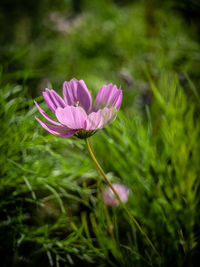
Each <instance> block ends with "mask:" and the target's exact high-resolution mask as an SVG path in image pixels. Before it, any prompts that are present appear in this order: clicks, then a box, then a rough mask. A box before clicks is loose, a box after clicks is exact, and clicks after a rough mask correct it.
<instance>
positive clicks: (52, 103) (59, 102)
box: [43, 88, 66, 113]
mask: <svg viewBox="0 0 200 267" xmlns="http://www.w3.org/2000/svg"><path fill="white" fill-rule="evenodd" d="M43 97H44V100H45V101H46V103H47V105H48V107H49V108H50V109H51V110H52V111H53V113H55V110H56V109H57V108H58V107H61V108H64V107H65V106H66V104H65V102H64V101H63V99H62V98H61V97H60V96H59V95H58V94H57V93H56V92H55V91H54V90H49V89H47V88H46V91H45V92H43Z"/></svg>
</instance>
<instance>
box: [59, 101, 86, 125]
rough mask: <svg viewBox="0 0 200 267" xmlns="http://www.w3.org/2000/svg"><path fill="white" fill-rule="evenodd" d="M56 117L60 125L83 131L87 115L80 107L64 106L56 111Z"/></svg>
mask: <svg viewBox="0 0 200 267" xmlns="http://www.w3.org/2000/svg"><path fill="white" fill-rule="evenodd" d="M55 114H56V117H57V119H58V120H59V122H60V123H62V124H63V125H65V126H67V127H69V128H70V129H84V128H85V121H86V119H87V114H86V112H85V110H84V109H83V108H81V107H73V106H66V107H65V108H58V109H56V112H55Z"/></svg>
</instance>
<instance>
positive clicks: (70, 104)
mask: <svg viewBox="0 0 200 267" xmlns="http://www.w3.org/2000/svg"><path fill="white" fill-rule="evenodd" d="M43 97H44V100H45V101H46V104H47V106H48V107H49V108H50V109H51V111H52V112H53V113H54V114H55V116H56V118H57V120H58V121H55V120H53V119H51V118H50V117H49V116H48V115H47V114H46V113H45V112H44V110H43V109H42V108H41V107H40V106H39V105H38V104H37V102H36V101H34V102H35V105H36V107H37V108H38V110H39V112H40V113H41V114H42V116H43V117H44V118H45V119H46V120H48V121H49V122H50V123H51V124H49V123H46V122H43V121H41V120H39V119H38V118H37V117H36V120H37V121H38V122H39V123H40V124H41V126H42V127H43V128H44V129H45V130H47V131H49V132H50V133H52V134H54V135H58V136H61V137H70V136H73V135H75V136H77V137H79V138H87V137H89V136H91V135H93V134H94V133H95V132H96V130H98V129H101V128H103V127H104V125H105V124H109V123H110V122H111V121H113V120H114V119H115V117H116V111H117V110H118V109H119V108H120V106H121V102H122V91H121V90H120V89H118V88H117V86H116V85H113V84H112V83H110V84H108V85H103V86H102V87H101V89H100V90H99V91H98V93H97V96H96V100H95V102H94V106H93V108H92V97H91V95H90V93H89V91H88V89H87V87H86V85H85V83H84V81H83V80H80V81H78V80H76V79H75V78H74V79H72V80H71V81H69V82H67V81H66V82H64V84H63V97H64V99H62V98H61V97H60V96H59V95H58V94H57V93H56V92H55V91H54V90H49V89H46V90H45V91H44V92H43Z"/></svg>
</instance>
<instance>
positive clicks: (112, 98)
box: [93, 83, 122, 111]
mask: <svg viewBox="0 0 200 267" xmlns="http://www.w3.org/2000/svg"><path fill="white" fill-rule="evenodd" d="M121 102H122V90H120V89H117V86H116V85H113V84H112V83H110V84H108V85H103V86H102V88H101V89H100V90H99V92H98V93H97V96H96V100H95V103H94V107H93V111H97V110H98V109H102V108H103V107H109V108H110V107H114V108H116V109H119V108H120V106H121Z"/></svg>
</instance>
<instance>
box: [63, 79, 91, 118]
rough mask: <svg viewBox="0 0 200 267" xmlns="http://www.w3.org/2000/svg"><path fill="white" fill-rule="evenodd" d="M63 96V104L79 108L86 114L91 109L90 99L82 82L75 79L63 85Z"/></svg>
mask: <svg viewBox="0 0 200 267" xmlns="http://www.w3.org/2000/svg"><path fill="white" fill-rule="evenodd" d="M63 96H64V99H65V103H66V104H67V105H70V106H76V105H78V106H81V107H83V108H84V109H85V111H86V112H87V113H89V112H90V110H91V107H92V97H91V95H90V92H89V91H88V89H87V86H86V85H85V83H84V81H83V80H80V81H78V80H76V79H75V78H74V79H72V80H71V81H69V82H64V84H63Z"/></svg>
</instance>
